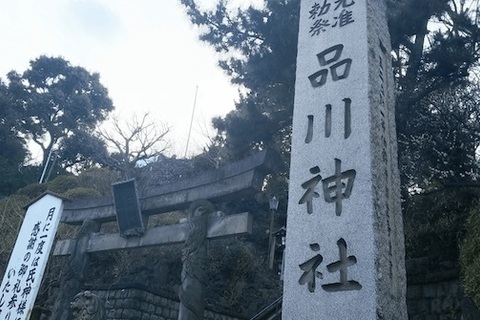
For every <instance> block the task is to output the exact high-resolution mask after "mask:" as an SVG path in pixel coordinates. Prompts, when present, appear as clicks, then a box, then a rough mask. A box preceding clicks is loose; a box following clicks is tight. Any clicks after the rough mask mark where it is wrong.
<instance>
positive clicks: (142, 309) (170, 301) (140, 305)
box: [90, 288, 244, 320]
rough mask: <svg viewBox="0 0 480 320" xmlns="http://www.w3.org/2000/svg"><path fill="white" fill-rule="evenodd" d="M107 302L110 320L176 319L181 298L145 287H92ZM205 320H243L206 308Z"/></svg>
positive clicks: (106, 306) (106, 307)
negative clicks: (151, 290)
mask: <svg viewBox="0 0 480 320" xmlns="http://www.w3.org/2000/svg"><path fill="white" fill-rule="evenodd" d="M90 291H92V292H93V293H95V294H97V295H98V296H99V297H100V298H101V299H102V301H104V302H105V309H106V312H107V319H108V320H176V319H177V317H178V308H179V300H178V299H176V298H174V297H168V298H165V297H164V296H165V295H164V294H162V296H160V295H159V294H155V293H152V292H149V291H146V290H144V289H139V288H125V289H110V290H108V288H105V289H99V288H97V289H91V290H90ZM204 319H205V320H242V319H244V318H239V317H235V316H234V315H231V314H227V313H226V312H219V311H218V310H211V309H208V308H207V309H206V310H205V313H204Z"/></svg>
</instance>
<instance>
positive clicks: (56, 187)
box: [47, 175, 79, 194]
mask: <svg viewBox="0 0 480 320" xmlns="http://www.w3.org/2000/svg"><path fill="white" fill-rule="evenodd" d="M78 186H79V183H78V178H77V177H75V176H73V175H68V176H67V175H64V176H58V177H57V178H55V179H54V180H52V181H49V182H48V183H47V189H48V190H49V191H52V192H55V193H58V194H62V193H64V192H67V191H68V190H70V189H73V188H77V187H78Z"/></svg>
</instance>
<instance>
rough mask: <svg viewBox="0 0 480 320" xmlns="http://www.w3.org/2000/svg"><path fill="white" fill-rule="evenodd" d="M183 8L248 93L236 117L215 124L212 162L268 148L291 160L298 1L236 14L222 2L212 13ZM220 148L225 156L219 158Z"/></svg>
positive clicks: (186, 0)
mask: <svg viewBox="0 0 480 320" xmlns="http://www.w3.org/2000/svg"><path fill="white" fill-rule="evenodd" d="M181 2H182V3H183V4H184V5H185V6H186V7H187V12H188V14H189V16H190V18H191V20H192V22H193V23H194V24H197V25H199V26H201V27H202V30H204V32H203V34H202V35H201V37H200V38H201V40H203V41H206V42H207V43H209V44H210V45H211V46H213V47H214V48H215V50H217V51H218V52H221V53H224V54H225V55H224V56H225V58H224V59H221V60H220V61H219V65H220V67H221V68H222V69H224V70H225V71H226V73H227V74H228V75H229V76H230V77H231V80H232V82H233V83H235V84H238V85H241V86H242V87H244V88H245V89H246V90H245V93H244V94H243V95H242V96H241V98H240V101H239V102H238V103H237V105H236V109H235V110H234V111H232V112H230V113H229V114H228V115H227V116H226V117H225V118H216V119H214V120H213V125H214V127H215V128H217V130H218V136H217V137H216V141H215V144H214V145H212V146H211V148H210V149H211V150H209V151H210V153H211V154H210V155H211V158H213V159H215V158H216V157H219V158H220V159H221V160H223V161H225V160H229V159H237V158H240V157H242V156H244V155H245V154H246V153H248V152H250V151H251V150H252V149H264V148H274V149H276V150H279V151H280V154H282V155H284V156H285V157H287V153H288V151H289V149H290V126H291V117H292V110H293V91H294V82H295V57H296V48H297V43H296V42H297V33H298V10H299V6H298V1H287V0H281V1H278V0H274V1H266V2H265V8H263V9H254V8H251V7H250V8H248V9H246V10H243V11H242V10H239V11H233V12H231V11H229V10H228V9H227V7H226V2H225V1H220V2H219V4H218V6H217V8H216V10H215V11H213V12H201V11H199V9H198V7H197V6H196V4H195V2H194V1H189V0H182V1H181ZM232 52H235V54H232ZM237 53H238V54H237ZM218 148H222V149H224V150H226V152H225V151H223V152H221V153H218V152H215V150H217V151H218ZM212 151H213V152H212ZM284 161H287V158H284Z"/></svg>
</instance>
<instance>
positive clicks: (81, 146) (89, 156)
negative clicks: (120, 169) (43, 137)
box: [58, 129, 111, 172]
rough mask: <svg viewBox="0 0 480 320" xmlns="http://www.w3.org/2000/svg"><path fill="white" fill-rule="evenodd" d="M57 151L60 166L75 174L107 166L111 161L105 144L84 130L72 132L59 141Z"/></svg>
mask: <svg viewBox="0 0 480 320" xmlns="http://www.w3.org/2000/svg"><path fill="white" fill-rule="evenodd" d="M59 149H60V151H59V153H58V158H59V162H60V165H61V166H62V167H64V168H70V169H71V170H73V171H75V172H81V171H85V170H88V169H90V168H94V167H95V166H98V165H103V166H108V165H109V164H110V161H111V159H110V156H109V154H108V151H107V147H106V145H105V142H104V141H103V140H101V139H100V138H98V137H96V136H94V135H92V133H91V132H88V131H84V130H79V129H74V130H72V134H71V135H69V136H68V137H65V138H64V139H62V140H61V142H60V146H59Z"/></svg>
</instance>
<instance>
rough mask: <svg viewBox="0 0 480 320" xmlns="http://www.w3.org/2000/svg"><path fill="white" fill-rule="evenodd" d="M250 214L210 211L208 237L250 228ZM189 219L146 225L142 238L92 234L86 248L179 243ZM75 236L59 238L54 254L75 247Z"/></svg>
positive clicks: (96, 249)
mask: <svg viewBox="0 0 480 320" xmlns="http://www.w3.org/2000/svg"><path fill="white" fill-rule="evenodd" d="M252 219H253V218H252V215H251V214H250V213H248V212H243V213H238V214H232V215H223V214H213V215H211V216H210V218H209V220H208V230H207V238H209V239H213V238H222V237H230V236H235V235H239V234H245V233H251V232H252ZM188 229H189V225H188V223H179V224H177V225H169V226H160V227H156V228H151V229H149V230H148V231H147V232H146V233H145V235H144V236H143V237H141V238H137V237H135V238H123V237H121V236H120V235H119V234H92V235H91V236H90V238H89V240H88V241H89V242H88V246H87V248H86V252H99V251H107V250H121V249H128V248H144V247H150V246H157V245H167V244H174V243H181V242H184V241H185V240H186V239H187V234H188ZM75 243H76V240H68V239H67V240H59V241H57V244H56V246H55V249H54V253H53V254H54V255H56V256H62V255H69V254H71V253H72V252H73V250H74V248H75Z"/></svg>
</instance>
